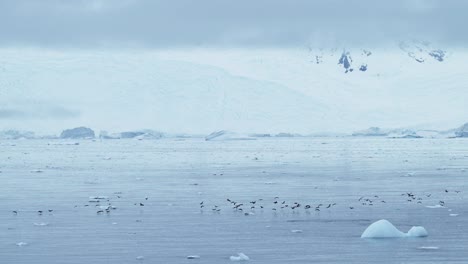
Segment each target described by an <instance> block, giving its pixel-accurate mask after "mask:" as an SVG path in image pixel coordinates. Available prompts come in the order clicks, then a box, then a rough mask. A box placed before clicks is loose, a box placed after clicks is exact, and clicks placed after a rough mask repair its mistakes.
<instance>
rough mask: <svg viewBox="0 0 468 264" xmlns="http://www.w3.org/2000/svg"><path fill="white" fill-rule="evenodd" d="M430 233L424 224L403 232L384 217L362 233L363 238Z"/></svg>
mask: <svg viewBox="0 0 468 264" xmlns="http://www.w3.org/2000/svg"><path fill="white" fill-rule="evenodd" d="M426 236H428V233H427V231H426V229H425V228H424V227H422V226H413V227H412V228H411V229H410V230H409V231H408V233H404V232H401V231H400V230H398V228H396V227H395V226H394V225H393V224H392V223H390V222H389V221H387V220H385V219H382V220H379V221H377V222H374V223H372V224H371V225H370V226H369V227H367V228H366V230H365V231H364V233H362V235H361V238H399V237H426Z"/></svg>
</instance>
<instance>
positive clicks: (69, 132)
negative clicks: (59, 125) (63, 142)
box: [60, 127, 94, 139]
mask: <svg viewBox="0 0 468 264" xmlns="http://www.w3.org/2000/svg"><path fill="white" fill-rule="evenodd" d="M60 138H67V139H70V138H72V139H85V138H94V131H93V130H92V129H91V128H87V127H76V128H72V129H66V130H64V131H62V134H60Z"/></svg>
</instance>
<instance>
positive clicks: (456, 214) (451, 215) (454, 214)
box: [449, 214, 458, 216]
mask: <svg viewBox="0 0 468 264" xmlns="http://www.w3.org/2000/svg"><path fill="white" fill-rule="evenodd" d="M449 215H450V216H458V214H449Z"/></svg>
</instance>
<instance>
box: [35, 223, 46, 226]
mask: <svg viewBox="0 0 468 264" xmlns="http://www.w3.org/2000/svg"><path fill="white" fill-rule="evenodd" d="M34 225H35V226H48V225H49V224H48V223H34Z"/></svg>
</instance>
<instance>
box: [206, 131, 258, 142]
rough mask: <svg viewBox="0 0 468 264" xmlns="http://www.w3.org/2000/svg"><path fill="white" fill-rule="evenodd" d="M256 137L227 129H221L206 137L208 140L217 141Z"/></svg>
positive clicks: (252, 138)
mask: <svg viewBox="0 0 468 264" xmlns="http://www.w3.org/2000/svg"><path fill="white" fill-rule="evenodd" d="M255 139H256V138H254V137H251V136H249V135H242V134H238V133H234V132H231V131H226V130H221V131H216V132H213V133H211V134H209V135H208V136H206V137H205V140H206V141H215V140H219V141H222V140H255Z"/></svg>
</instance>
